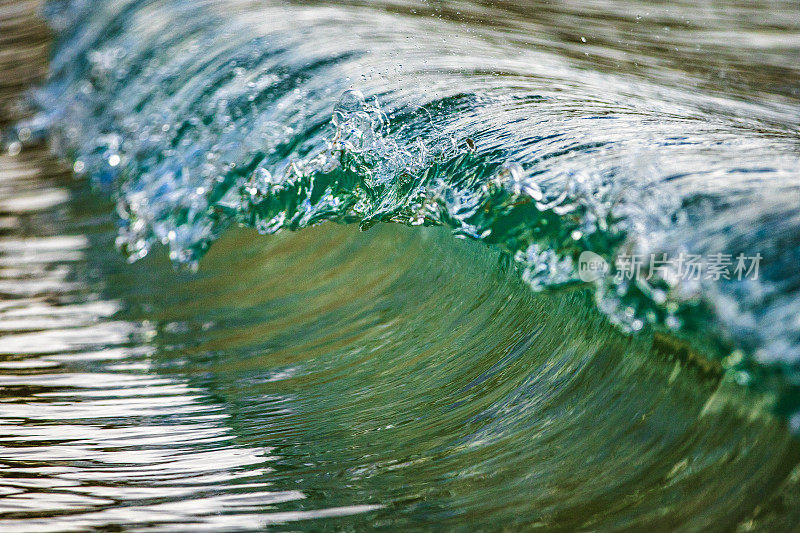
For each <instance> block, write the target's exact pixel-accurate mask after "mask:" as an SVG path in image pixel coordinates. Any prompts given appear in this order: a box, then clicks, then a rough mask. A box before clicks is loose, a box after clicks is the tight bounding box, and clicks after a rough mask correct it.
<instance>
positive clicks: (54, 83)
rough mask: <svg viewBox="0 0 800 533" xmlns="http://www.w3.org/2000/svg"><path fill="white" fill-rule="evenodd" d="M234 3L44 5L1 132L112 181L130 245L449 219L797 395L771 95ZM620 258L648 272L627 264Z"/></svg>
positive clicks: (799, 334) (139, 253)
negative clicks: (45, 58) (45, 53)
mask: <svg viewBox="0 0 800 533" xmlns="http://www.w3.org/2000/svg"><path fill="white" fill-rule="evenodd" d="M198 6H200V7H203V8H204V9H202V10H201V11H200V12H199V14H198V11H197V7H198ZM229 8H233V9H228V10H227V12H226V8H225V6H224V5H220V4H218V3H210V2H170V1H165V0H162V1H159V2H152V3H147V4H141V3H138V2H121V3H115V4H114V5H104V6H101V7H98V6H94V5H90V4H88V3H84V2H75V3H72V4H71V5H69V6H68V7H67V8H66V9H63V10H60V11H59V10H58V9H55V7H53V8H51V10H50V13H51V16H52V18H53V20H54V21H55V22H54V26H55V27H57V28H59V29H60V38H59V44H58V46H57V48H56V54H55V57H54V59H53V63H52V74H51V78H50V81H49V83H48V85H47V86H45V87H44V88H43V89H41V90H40V91H38V92H37V93H36V95H35V101H36V104H37V105H38V106H39V108H40V110H41V113H40V115H39V116H38V117H37V118H36V119H35V120H34V121H33V122H29V123H25V124H22V125H20V126H18V127H17V129H16V132H17V135H18V136H19V134H20V133H21V132H25V135H24V136H23V137H26V138H33V139H36V138H39V137H40V134H39V132H41V131H43V128H42V127H43V125H45V126H48V128H45V129H48V130H49V132H48V136H49V138H50V139H51V141H52V143H53V145H54V146H55V148H56V150H57V151H58V152H59V153H60V154H62V155H65V156H69V157H71V158H72V160H73V161H74V168H75V170H77V171H79V172H81V173H86V174H89V175H91V176H92V178H93V180H94V182H95V183H96V184H97V185H98V186H99V187H102V188H105V189H107V190H109V191H111V194H112V195H114V197H115V198H116V199H117V200H118V210H119V213H120V215H121V219H122V225H121V229H120V235H119V239H118V244H119V246H120V247H122V248H123V249H125V250H126V252H127V253H128V254H129V256H130V257H131V258H132V259H136V258H140V257H143V256H144V255H146V254H147V253H148V250H149V249H150V247H151V246H152V245H153V244H155V243H163V244H165V245H167V246H169V248H170V255H171V257H172V258H173V260H175V261H176V262H179V263H187V264H196V262H197V261H198V260H199V258H200V257H201V256H202V255H203V254H204V253H205V251H206V250H207V249H208V247H209V246H210V245H211V243H213V242H214V241H215V240H216V239H217V238H218V237H219V235H220V234H221V233H222V232H223V231H224V230H225V229H226V228H227V227H229V226H230V225H231V224H236V223H238V224H245V225H249V226H252V227H255V228H256V229H258V230H259V231H260V232H262V233H275V232H277V231H280V230H283V229H300V228H304V227H307V226H311V225H315V224H318V223H320V222H322V221H325V220H333V221H338V222H347V223H358V224H360V225H361V226H362V228H365V229H366V228H367V227H369V226H371V225H372V224H375V223H377V222H396V223H403V224H408V225H443V226H446V227H449V228H450V229H451V230H452V231H453V232H454V233H455V235H456V236H459V237H465V238H471V239H478V240H481V241H484V242H486V243H487V244H490V245H491V246H494V247H497V248H499V249H500V250H502V251H503V252H504V253H505V254H507V256H508V257H510V258H512V259H513V261H514V262H515V263H516V264H518V266H519V269H520V272H521V276H522V278H523V279H524V280H525V281H526V283H528V285H529V286H531V287H532V288H533V289H534V290H553V289H559V288H569V287H573V286H580V285H582V284H584V283H587V280H585V279H582V278H581V275H580V268H581V261H580V257H581V255H582V254H584V253H587V252H591V253H593V254H596V255H597V257H599V258H601V259H602V260H603V261H604V262H605V264H607V265H608V270H607V272H606V273H605V274H604V275H602V276H597V277H596V278H595V277H594V276H592V277H593V278H595V279H591V280H589V281H588V283H591V284H593V285H594V286H595V294H596V299H597V305H598V307H599V309H601V310H602V311H603V312H604V313H606V314H607V316H609V317H610V318H611V319H612V320H613V321H615V322H616V323H618V324H619V325H620V326H621V327H623V328H624V329H626V330H628V331H638V330H640V329H643V328H645V327H647V326H649V325H653V326H656V327H663V328H666V329H669V330H672V331H674V332H676V333H677V334H679V335H688V336H690V337H693V338H699V339H701V341H702V342H706V340H703V339H706V338H707V337H712V339H713V340H711V341H708V342H707V343H709V344H712V345H714V346H715V348H714V349H715V350H717V351H719V352H721V355H722V356H725V359H724V361H725V362H726V365H728V366H730V367H731V373H732V374H731V375H733V376H738V377H737V378H736V379H738V380H740V381H741V382H742V383H748V382H753V381H758V382H759V383H769V387H775V388H777V389H779V390H778V392H777V393H776V394H777V395H778V396H779V397H780V403H781V409H783V410H786V411H787V412H790V413H791V412H792V411H793V410H794V409H795V406H794V402H795V400H794V399H793V398H798V397H800V395H798V394H796V391H794V386H793V385H791V383H792V382H794V381H796V377H797V375H798V370H800V323H798V322H797V320H796V316H797V302H798V294H797V290H798V287H800V283H798V280H800V274H798V273H797V271H796V269H795V268H793V265H796V264H797V260H798V259H800V246H798V242H797V241H798V239H797V235H798V234H800V232H798V229H800V218H799V217H798V215H797V213H798V211H797V208H796V206H797V205H798V202H797V200H799V199H800V183H798V181H799V180H800V173H798V169H800V160H798V155H797V139H796V134H795V133H793V132H792V131H791V130H790V129H787V128H786V127H784V126H782V125H781V124H779V123H777V122H776V120H775V119H774V113H772V111H771V110H773V109H774V106H772V104H771V103H769V102H767V103H765V104H764V105H763V106H761V107H759V103H758V102H757V101H756V102H755V103H754V102H747V103H743V102H741V101H740V100H737V99H736V98H732V97H731V98H726V97H725V95H724V94H723V95H720V94H718V93H716V92H712V91H706V92H704V91H702V90H686V89H681V88H680V87H676V86H675V85H674V84H673V83H671V79H668V78H667V77H666V76H665V75H662V76H661V77H659V72H658V71H656V73H655V74H654V75H652V76H650V77H649V78H645V79H641V78H631V77H629V76H625V75H617V74H608V73H606V72H603V71H602V70H599V69H595V70H592V69H586V68H585V66H586V65H585V64H583V63H581V62H580V61H578V60H576V59H574V58H573V57H572V56H571V55H570V54H565V53H560V52H558V51H553V50H550V49H548V48H547V47H542V46H535V45H530V44H527V45H526V44H525V42H523V41H519V40H518V39H517V40H515V38H519V37H520V36H521V35H523V33H521V31H522V30H520V29H519V28H514V27H513V25H512V27H504V28H502V29H498V30H497V31H498V32H499V34H498V35H502V36H504V39H503V40H500V41H498V40H496V39H492V38H490V36H489V35H488V34H482V33H481V32H478V31H464V27H463V26H460V25H459V24H457V23H455V22H453V21H449V20H446V18H442V19H436V20H428V19H426V18H422V17H420V16H419V14H414V13H413V12H403V11H402V10H400V11H399V12H397V11H390V10H383V9H380V8H375V9H367V8H351V7H348V6H345V5H343V6H338V7H330V6H324V5H322V6H303V7H291V8H290V7H286V6H270V5H265V6H259V7H254V6H249V5H248V6H247V7H244V4H240V3H237V2H232V3H230V5H229ZM189 13H191V14H192V16H191V17H189V16H187V15H188V14H189ZM78 20H80V21H81V22H80V23H78V22H76V21H78ZM265 20H267V21H269V22H268V23H265V22H263V21H265ZM65 21H66V22H65ZM177 22H180V24H178V23H177ZM478 27H482V26H480V25H478V26H476V28H478ZM467 29H468V30H471V29H472V28H467ZM581 61H583V60H581ZM662 74H663V73H662ZM767 104H769V105H767ZM781 105H783V106H784V107H783V109H784V110H789V112H790V113H796V112H797V107H796V105H795V104H794V103H792V102H791V101H789V102H784V103H783V104H781ZM793 106H794V107H793ZM741 116H752V117H754V118H753V119H752V120H751V121H750V123H743V121H742V120H741V118H740V117H741ZM687 256H693V257H700V258H701V262H702V266H703V268H705V269H709V268H711V267H710V264H711V262H712V261H711V258H714V257H716V258H717V259H720V257H721V256H725V257H726V258H728V257H729V258H730V259H726V261H728V260H729V261H730V264H728V265H727V267H728V270H726V271H725V273H724V274H720V273H719V272H718V271H717V273H718V274H720V275H715V274H712V275H710V276H709V275H707V272H706V274H705V275H702V276H700V277H699V279H694V278H693V277H687V276H686V275H685V273H682V272H681V271H680V269H679V268H676V267H675V265H674V264H673V261H674V260H675V259H676V258H681V257H683V258H685V257H687ZM738 257H744V258H749V259H750V263H752V258H755V257H759V258H760V259H759V266H758V268H759V270H758V276H750V277H747V276H744V277H742V276H738V277H737V276H736V271H735V268H736V263H735V261H736V258H738ZM630 258H641V261H642V262H643V263H644V262H647V265H646V268H645V270H644V271H643V272H640V271H637V272H636V273H637V275H635V276H633V275H631V276H628V275H627V274H628V271H627V270H626V268H627V267H628V266H629V264H628V263H626V260H628V261H629V262H630V261H631V259H630ZM654 258H655V260H661V261H662V262H661V263H660V264H659V268H658V269H656V270H655V271H654V270H653V268H652V262H653V261H654ZM666 258H671V259H670V260H669V261H666ZM665 263H666V264H665ZM717 263H719V261H718V262H717ZM598 264H599V262H598ZM735 347H739V348H741V349H743V350H744V353H747V354H749V355H747V356H742V357H740V356H739V355H738V352H733V351H732V350H733V348H735ZM764 369H767V370H764ZM762 373H767V374H769V375H770V376H768V377H762V376H761V375H760V374H762ZM775 376H779V377H775ZM793 420H795V419H793ZM796 420H797V421H798V422H797V424H800V418H796ZM797 424H795V425H797Z"/></svg>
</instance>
